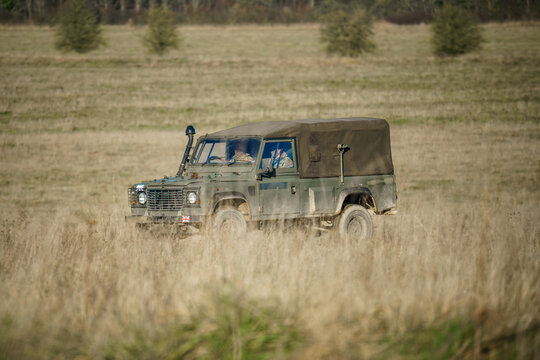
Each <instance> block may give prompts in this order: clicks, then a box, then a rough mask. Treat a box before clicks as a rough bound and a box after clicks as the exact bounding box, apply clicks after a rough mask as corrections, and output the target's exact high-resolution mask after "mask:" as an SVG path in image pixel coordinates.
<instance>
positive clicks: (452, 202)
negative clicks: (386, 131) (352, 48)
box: [0, 124, 540, 359]
mask: <svg viewBox="0 0 540 360" xmlns="http://www.w3.org/2000/svg"><path fill="white" fill-rule="evenodd" d="M392 130H393V133H392V135H393V139H392V140H393V143H394V157H395V162H396V168H397V170H396V171H397V175H398V180H399V185H400V188H401V191H400V198H399V206H400V213H399V214H398V215H396V216H386V217H377V218H376V219H375V221H376V223H375V225H376V233H375V236H374V238H373V239H370V240H369V241H365V242H346V241H343V240H342V239H338V238H334V237H332V236H330V235H323V236H321V237H313V238H310V237H306V236H305V234H304V233H303V232H302V231H301V230H300V229H294V228H293V229H284V230H283V229H281V230H280V229H277V231H276V232H272V231H256V232H252V233H250V234H249V235H248V236H245V237H243V238H242V239H237V240H236V241H228V242H216V241H215V240H214V239H211V238H204V237H201V236H198V235H195V236H191V237H188V238H179V237H178V236H177V234H176V233H175V232H173V231H170V229H168V228H164V229H155V230H153V231H149V232H148V231H139V230H137V229H135V228H134V227H133V226H132V225H129V224H126V223H124V221H123V215H125V214H126V211H127V205H126V200H125V198H124V195H125V185H127V184H128V183H129V181H130V179H133V180H134V178H133V176H134V175H133V174H132V173H131V172H129V171H127V170H122V169H121V168H118V167H117V168H116V169H115V171H112V170H111V166H112V164H114V163H123V162H130V161H132V160H133V161H135V159H139V158H140V157H139V156H138V155H133V153H137V152H136V150H135V149H140V148H145V149H148V154H147V158H146V159H144V158H143V159H141V162H140V163H139V164H138V165H133V166H136V170H134V172H137V170H140V169H143V168H144V167H145V166H148V167H149V168H150V169H147V170H144V171H145V172H149V173H159V172H158V171H159V170H163V168H172V169H174V168H175V165H176V163H177V160H178V159H177V158H178V156H177V155H178V154H176V152H177V150H178V149H181V144H175V141H176V139H177V137H178V136H181V135H179V134H166V133H150V134H151V135H152V136H149V134H144V133H133V134H123V135H125V136H120V134H116V133H101V134H100V133H93V134H91V133H90V134H86V135H85V136H82V135H78V134H74V135H69V136H68V138H70V139H71V140H72V142H70V141H66V135H64V134H57V135H54V134H52V135H28V136H20V137H18V140H17V141H16V144H17V145H15V146H11V147H10V148H11V149H12V150H11V152H10V153H8V154H9V155H10V156H9V159H11V160H10V161H11V162H9V161H8V158H7V157H4V159H3V161H4V164H5V165H8V167H9V168H10V169H12V170H13V174H12V175H13V178H12V181H13V182H14V183H13V185H11V186H9V188H10V189H11V191H12V192H11V193H10V194H8V195H7V196H6V194H4V195H3V199H4V201H8V200H9V199H16V198H19V199H20V201H22V202H23V203H24V204H26V205H25V206H22V207H13V208H12V209H11V210H10V211H9V212H7V211H3V217H2V218H3V221H2V230H1V248H0V264H2V267H1V271H0V276H1V278H0V279H1V281H0V294H2V295H1V297H2V301H1V302H0V314H3V315H2V316H4V317H5V319H8V320H10V322H9V321H8V323H9V324H10V325H9V326H8V325H5V326H6V328H5V329H4V330H5V333H4V341H3V343H2V344H1V345H2V347H3V349H2V350H3V351H4V352H5V354H7V355H8V357H13V358H15V357H19V356H26V357H37V358H40V357H43V358H47V357H50V356H52V354H54V355H55V356H56V355H58V356H60V357H62V356H64V357H70V355H73V354H75V355H77V354H79V355H80V354H82V355H85V356H93V357H97V358H101V357H103V356H105V355H106V354H108V351H109V352H110V351H113V350H110V349H113V348H114V346H113V345H114V344H124V343H128V344H129V343H131V342H137V340H133V339H136V338H134V335H133V333H134V329H143V330H141V331H146V332H148V334H152V333H156V332H157V333H158V334H159V331H161V329H166V328H167V327H168V326H170V325H171V324H175V323H183V322H189V321H190V320H189V319H193V318H197V319H200V313H201V312H203V313H204V314H205V315H204V316H207V317H208V318H211V319H213V318H215V317H218V316H219V313H218V311H219V308H220V305H219V302H217V303H216V293H218V295H217V299H218V300H219V299H221V298H220V296H221V295H219V294H221V293H223V292H225V293H230V294H232V295H231V296H232V297H233V299H239V298H244V299H249V301H255V303H261V304H270V305H269V306H270V309H273V310H272V311H275V312H276V313H277V312H280V313H283V319H285V320H283V321H285V322H286V323H287V324H293V325H294V326H295V327H297V328H298V329H300V330H299V331H301V333H302V334H303V336H302V341H301V342H300V343H301V345H298V346H297V347H296V348H295V349H296V350H295V352H294V353H293V355H294V357H298V358H306V359H308V358H309V359H311V358H359V357H378V356H379V357H383V358H384V357H387V356H391V355H389V353H387V351H391V350H389V349H393V348H392V346H391V344H392V342H390V343H387V342H385V343H380V342H379V340H380V339H387V338H391V339H400V338H401V336H406V335H407V334H410V333H411V332H414V331H418V330H419V329H426V328H428V329H429V328H431V327H434V326H435V327H436V326H439V325H441V324H443V325H444V324H445V323H447V322H449V321H461V323H460V324H465V325H463V326H469V324H472V325H470V326H473V328H474V329H475V330H474V334H475V338H474V339H476V346H477V347H478V348H479V347H481V346H484V347H485V345H482V344H488V345H489V344H490V341H491V340H492V339H497V338H500V337H501V336H503V337H504V336H507V334H511V336H514V337H513V338H512V339H513V340H512V341H511V345H507V343H508V342H503V345H500V344H498V345H493V349H491V350H489V351H488V353H487V355H485V356H488V355H489V356H491V355H490V354H493V353H495V354H496V353H498V352H501V351H502V350H501V346H502V348H503V349H506V348H507V347H508V346H510V350H504V351H506V352H504V351H503V352H502V353H503V354H509V353H511V351H515V352H516V354H517V356H518V358H533V357H534V356H537V355H538V354H537V353H534V351H536V350H535V349H537V348H538V344H539V340H540V339H539V336H538V332H537V331H536V332H533V333H532V335H531V334H530V333H529V332H527V331H528V329H530V328H532V327H534V326H536V325H537V324H538V321H539V320H540V319H539V316H538V308H539V305H540V300H539V299H540V297H539V291H540V285H539V284H540V281H539V280H540V279H539V276H540V262H539V261H538V250H539V245H540V242H539V228H538V223H539V222H538V220H539V212H538V192H537V189H536V187H535V185H534V184H537V181H538V178H537V175H534V173H535V172H536V174H537V171H538V169H537V165H534V164H535V161H536V159H537V157H538V152H539V148H538V146H537V145H536V142H537V140H536V137H537V134H538V129H537V128H536V127H535V126H531V125H504V124H490V125H482V126H480V127H479V126H477V125H464V124H457V125H447V126H443V127H440V126H437V127H432V126H411V127H397V128H394V129H392ZM443 130H444V131H443ZM477 132H480V133H481V134H483V135H480V136H479V134H478V133H477ZM512 132H515V133H516V134H518V135H516V136H504V138H501V136H502V135H508V134H510V133H512ZM61 139H63V140H64V141H60V140H61ZM422 139H424V140H425V139H430V141H422ZM2 141H3V144H4V145H5V144H6V143H9V141H12V138H11V137H9V138H8V137H5V136H4V137H3V138H2ZM25 144H34V145H35V146H38V148H40V149H41V150H40V151H32V150H31V147H29V146H26V145H25ZM90 144H94V149H97V148H100V153H101V154H103V155H102V157H101V156H97V157H96V154H95V153H94V152H93V151H91V150H90V149H91V148H92V145H90ZM130 144H131V145H130ZM130 146H131V147H132V150H133V151H131V152H129V151H127V152H125V151H116V152H115V151H113V149H118V148H123V147H128V148H129V147H130ZM53 148H54V149H55V151H57V153H56V155H54V156H53V155H52V154H50V153H49V151H52V149H53ZM126 150H127V149H126ZM173 150H175V151H173ZM96 151H97V150H96ZM498 152H500V153H501V154H498ZM127 153H130V154H132V155H126V154H127ZM162 153H169V155H170V158H168V159H163V157H161V158H160V157H159V155H160V154H162ZM470 153H472V154H474V156H470ZM44 154H45V155H44ZM126 156H127V158H126ZM131 157H133V158H131ZM505 157H508V158H509V159H514V161H507V159H506V158H505ZM465 158H466V159H468V160H467V161H469V162H470V163H469V164H468V165H467V166H466V167H465V168H464V165H463V159H465ZM17 159H24V162H25V164H26V166H27V167H30V168H32V169H33V172H32V176H34V177H36V178H38V179H39V178H45V179H46V178H47V176H52V175H51V169H50V165H51V164H50V163H48V162H47V159H48V160H49V161H51V162H52V163H55V164H56V166H57V168H60V169H61V168H64V167H66V172H67V173H68V174H70V175H71V177H69V176H68V179H69V181H68V180H67V179H66V180H64V181H66V183H62V180H61V179H59V180H58V181H59V182H60V183H61V184H63V185H62V186H60V187H55V186H54V184H55V181H44V182H41V184H36V183H32V185H28V186H29V187H25V186H24V185H23V186H22V188H18V186H17V185H16V184H15V182H16V181H15V180H16V178H17V171H21V170H20V169H18V167H17V163H18V162H17V161H16V160H17ZM76 159H78V160H79V161H75V160H76ZM100 159H105V160H100ZM153 159H160V160H157V163H154V162H153ZM531 166H532V169H533V170H534V171H533V175H532V178H527V177H526V176H525V175H523V176H520V175H518V174H522V173H525V171H526V170H527V169H529V170H531ZM535 166H536V168H535ZM89 167H90V169H92V168H94V170H93V171H94V176H90V177H88V176H87V173H86V172H85V171H86V170H87V169H88V168H89ZM68 169H69V170H68ZM464 169H467V170H468V171H464ZM502 172H504V173H507V174H506V175H504V174H502ZM46 174H49V175H46ZM145 176H146V175H145ZM507 176H508V179H507ZM143 177H144V176H143ZM509 179H514V183H513V184H507V183H506V181H507V180H509ZM70 184H73V185H72V186H71V185H70ZM32 187H37V188H33V189H32ZM94 191H96V192H98V193H99V194H94ZM40 192H44V193H48V192H49V193H50V195H49V196H50V198H51V200H50V201H51V203H49V204H39V203H38V204H37V205H36V208H35V209H33V210H32V206H31V202H30V201H31V200H30V199H29V198H28V197H29V195H30V194H34V195H36V194H39V193H40ZM77 194H79V197H77ZM47 206H48V207H49V208H50V209H51V211H48V212H44V211H43V210H39V209H40V208H41V209H44V208H47ZM265 306H266V305H265ZM456 319H458V320H456ZM6 321H7V320H6ZM212 324H214V325H209V326H210V328H212V326H217V325H216V324H215V323H212ZM6 329H8V330H6ZM205 329H206V328H205ZM197 331H199V332H200V333H204V331H207V330H200V329H199V330H197ZM523 331H525V332H524V333H523ZM199 332H198V333H197V334H198V335H197V336H200V333H199ZM521 333H523V334H524V335H519V334H521ZM516 334H518V335H516ZM148 336H150V335H145V336H144V337H143V338H148ZM175 336H176V335H175ZM193 336H195V335H193ZM531 336H532V337H531ZM531 339H532V340H531ZM66 344H67V345H66ZM111 344H113V345H111ZM465 345H466V346H464V348H463V349H462V350H461V351H463V354H465V355H464V356H468V355H467V354H473V353H474V351H480V350H474V349H475V343H468V345H467V343H465ZM505 346H506V347H505ZM120 348H122V347H120ZM115 351H117V352H114V351H113V353H114V354H115V356H117V357H120V358H123V357H129V356H128V355H126V354H127V353H124V352H121V351H119V350H115ZM118 351H119V352H118ZM392 351H393V350H392ZM490 351H491V352H490ZM508 351H510V352H508ZM390 354H394V352H391V353H390ZM392 356H393V355H392Z"/></svg>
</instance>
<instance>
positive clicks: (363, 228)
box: [337, 205, 373, 240]
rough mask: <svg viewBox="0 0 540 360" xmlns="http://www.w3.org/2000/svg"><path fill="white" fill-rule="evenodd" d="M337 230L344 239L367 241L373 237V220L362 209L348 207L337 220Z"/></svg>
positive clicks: (357, 206)
mask: <svg viewBox="0 0 540 360" xmlns="http://www.w3.org/2000/svg"><path fill="white" fill-rule="evenodd" d="M337 230H338V233H339V236H341V237H343V238H346V239H357V240H364V239H369V238H370V237H371V236H372V235H373V220H372V219H371V215H370V213H369V212H368V211H367V210H366V209H365V208H364V207H362V206H360V205H348V206H347V207H345V209H344V210H343V212H342V213H341V215H340V216H339V219H338V220H337Z"/></svg>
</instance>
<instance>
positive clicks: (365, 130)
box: [207, 118, 394, 178]
mask: <svg viewBox="0 0 540 360" xmlns="http://www.w3.org/2000/svg"><path fill="white" fill-rule="evenodd" d="M229 136H262V137H263V138H265V139H277V138H296V144H297V154H298V171H299V176H300V177H301V178H318V177H332V176H339V175H340V163H339V150H338V148H337V145H338V144H347V145H349V147H350V150H349V151H347V152H346V153H345V154H344V172H345V176H361V175H384V174H393V173H394V166H393V164H392V153H391V149H390V127H389V126H388V123H387V122H386V120H383V119H374V118H345V119H326V120H320V119H306V120H294V121H270V122H260V123H252V124H246V125H241V126H238V127H235V128H231V129H227V130H223V131H218V132H215V133H212V134H209V135H207V137H209V138H212V137H229Z"/></svg>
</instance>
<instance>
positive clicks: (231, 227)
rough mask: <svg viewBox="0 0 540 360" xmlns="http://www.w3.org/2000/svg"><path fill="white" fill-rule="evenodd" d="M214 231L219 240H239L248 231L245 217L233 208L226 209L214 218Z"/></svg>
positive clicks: (218, 212) (219, 211) (221, 210)
mask: <svg viewBox="0 0 540 360" xmlns="http://www.w3.org/2000/svg"><path fill="white" fill-rule="evenodd" d="M212 231H213V234H214V236H215V237H216V238H217V239H224V238H237V237H239V236H242V235H243V234H245V233H246V231H247V222H246V219H245V218H244V215H243V214H242V213H241V212H240V211H238V210H237V209H235V208H233V207H224V208H221V209H219V210H218V211H217V213H216V216H215V217H214V222H213V226H212Z"/></svg>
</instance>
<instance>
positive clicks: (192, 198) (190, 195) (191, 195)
mask: <svg viewBox="0 0 540 360" xmlns="http://www.w3.org/2000/svg"><path fill="white" fill-rule="evenodd" d="M187 201H188V203H190V204H195V203H196V202H197V193H196V192H194V191H190V192H188V193H187Z"/></svg>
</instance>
